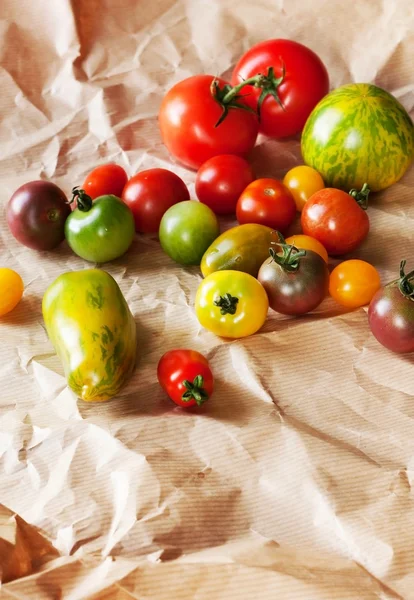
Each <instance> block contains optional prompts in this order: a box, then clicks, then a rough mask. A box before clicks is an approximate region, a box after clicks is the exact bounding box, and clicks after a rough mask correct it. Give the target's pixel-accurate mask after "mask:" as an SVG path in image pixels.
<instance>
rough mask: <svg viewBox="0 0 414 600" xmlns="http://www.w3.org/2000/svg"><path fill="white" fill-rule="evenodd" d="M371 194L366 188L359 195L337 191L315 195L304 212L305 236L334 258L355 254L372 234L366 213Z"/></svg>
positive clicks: (331, 190) (302, 216)
mask: <svg viewBox="0 0 414 600" xmlns="http://www.w3.org/2000/svg"><path fill="white" fill-rule="evenodd" d="M368 194H369V189H368V188H367V187H366V186H365V185H364V186H363V188H362V190H361V192H358V193H357V192H356V190H351V192H350V193H349V194H347V193H346V192H343V191H342V190H337V189H335V188H325V189H323V190H320V191H319V192H316V193H315V194H313V196H311V197H310V198H309V200H308V201H307V202H306V204H305V206H304V207H303V210H302V215H301V223H302V230H303V233H304V234H305V235H310V236H311V237H314V238H316V239H317V240H319V241H320V242H321V244H323V245H324V246H325V248H326V250H327V251H328V254H330V255H332V256H340V255H342V254H346V253H348V252H352V251H353V250H356V248H358V246H359V245H360V244H361V243H362V242H363V240H364V239H365V238H366V236H367V235H368V232H369V219H368V215H367V213H366V211H365V208H366V202H367V198H368Z"/></svg>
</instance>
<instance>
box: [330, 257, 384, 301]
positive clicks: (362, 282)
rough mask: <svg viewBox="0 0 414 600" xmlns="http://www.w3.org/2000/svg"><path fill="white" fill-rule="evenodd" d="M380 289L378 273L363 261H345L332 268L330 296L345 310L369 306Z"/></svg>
mask: <svg viewBox="0 0 414 600" xmlns="http://www.w3.org/2000/svg"><path fill="white" fill-rule="evenodd" d="M380 287H381V278H380V275H379V273H378V271H377V270H376V268H375V267H374V266H372V265H371V264H369V263H367V262H365V261H364V260H357V259H352V260H345V261H343V262H341V263H340V264H339V265H337V266H336V267H335V268H334V270H333V271H332V273H331V275H330V277H329V293H330V295H331V296H332V298H333V299H334V300H335V301H336V302H338V304H341V305H342V306H346V307H347V308H359V307H360V306H365V305H367V304H369V303H370V302H371V300H372V298H373V296H374V295H375V293H376V292H377V291H378V290H379V288H380Z"/></svg>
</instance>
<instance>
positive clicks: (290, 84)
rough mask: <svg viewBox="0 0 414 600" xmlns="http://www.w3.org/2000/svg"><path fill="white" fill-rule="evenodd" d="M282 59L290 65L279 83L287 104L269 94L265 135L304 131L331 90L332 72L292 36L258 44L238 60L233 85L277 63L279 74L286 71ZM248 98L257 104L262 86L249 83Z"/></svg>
mask: <svg viewBox="0 0 414 600" xmlns="http://www.w3.org/2000/svg"><path fill="white" fill-rule="evenodd" d="M282 61H283V63H284V65H285V68H286V73H285V78H284V81H283V82H282V83H281V85H280V86H279V87H278V94H279V98H280V100H281V102H282V104H283V107H284V110H283V108H281V106H280V105H279V104H278V103H277V101H276V100H275V99H274V98H273V97H272V96H268V97H267V98H266V99H265V100H264V102H263V105H262V110H261V119H260V131H261V133H264V134H265V135H268V136H270V137H276V138H283V137H288V136H292V135H296V134H297V133H299V132H300V131H302V129H303V127H304V125H305V122H306V120H307V118H308V116H309V115H310V113H311V112H312V110H313V108H314V107H315V106H316V104H317V103H318V102H319V101H320V100H321V99H322V98H323V97H324V96H325V95H326V94H327V93H328V92H329V76H328V72H327V70H326V67H325V65H324V64H323V62H322V61H321V59H320V58H319V57H318V56H317V55H316V54H315V53H314V52H313V51H312V50H311V49H310V48H307V47H306V46H304V45H302V44H300V43H298V42H294V41H292V40H285V39H274V40H266V41H263V42H260V43H259V44H256V45H255V46H253V47H252V48H250V50H248V51H247V52H246V53H245V54H244V55H243V56H242V57H241V58H240V60H239V62H238V63H237V65H236V67H235V69H234V71H233V74H232V78H231V83H232V85H238V84H239V83H241V82H242V81H243V80H245V79H248V78H249V77H253V76H254V75H257V74H258V73H262V74H267V71H268V68H269V67H270V66H273V67H274V73H275V76H276V77H280V76H281V75H282ZM242 93H243V94H248V95H247V96H246V98H245V101H246V102H247V103H249V105H250V106H252V107H253V108H255V107H256V106H257V101H258V99H259V96H260V93H261V90H260V88H254V87H252V86H245V87H244V88H243V91H242Z"/></svg>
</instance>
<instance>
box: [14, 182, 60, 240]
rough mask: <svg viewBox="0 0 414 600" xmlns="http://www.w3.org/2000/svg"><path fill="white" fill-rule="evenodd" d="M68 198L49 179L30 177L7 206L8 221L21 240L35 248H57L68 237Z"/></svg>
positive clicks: (15, 235) (17, 238) (15, 234)
mask: <svg viewBox="0 0 414 600" xmlns="http://www.w3.org/2000/svg"><path fill="white" fill-rule="evenodd" d="M70 212H71V211H70V207H69V204H68V199H67V197H66V196H65V194H64V193H63V192H62V190H61V189H60V188H58V186H57V185H55V184H54V183H51V182H49V181H42V180H39V181H30V182H29V183H25V184H24V185H22V186H21V187H19V189H17V190H16V191H15V192H14V194H13V195H12V197H11V198H10V200H9V202H8V203H7V207H6V218H7V224H8V226H9V229H10V231H11V233H12V234H13V236H14V237H15V238H16V240H17V241H18V242H20V243H21V244H23V245H24V246H27V247H28V248H32V249H33V250H53V248H56V246H58V245H59V244H60V243H61V242H63V240H64V239H65V221H66V219H67V218H68V216H69V215H70Z"/></svg>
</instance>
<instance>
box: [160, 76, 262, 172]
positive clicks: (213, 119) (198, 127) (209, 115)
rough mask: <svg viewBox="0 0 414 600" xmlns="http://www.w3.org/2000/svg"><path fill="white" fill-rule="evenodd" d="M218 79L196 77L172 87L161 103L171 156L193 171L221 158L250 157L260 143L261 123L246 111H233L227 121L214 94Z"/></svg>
mask: <svg viewBox="0 0 414 600" xmlns="http://www.w3.org/2000/svg"><path fill="white" fill-rule="evenodd" d="M214 79H216V80H217V81H218V83H219V85H220V87H223V86H224V85H225V84H226V82H225V81H224V80H223V79H220V78H215V77H213V76H212V75H194V76H192V77H188V78H187V79H184V80H183V81H180V82H179V83H177V84H176V85H174V87H172V88H171V89H170V90H169V91H168V92H167V94H166V95H165V96H164V99H163V101H162V103H161V107H160V111H159V115H158V122H159V126H160V131H161V137H162V139H163V142H164V144H165V146H166V147H167V149H168V151H169V152H170V154H171V155H172V156H173V157H174V158H176V159H177V160H178V161H179V162H180V163H182V164H183V165H185V166H186V167H188V168H190V169H198V168H199V167H200V166H201V165H202V164H203V163H205V162H206V161H207V160H208V159H209V158H212V157H213V156H217V155H219V154H236V155H237V156H247V155H248V153H249V152H250V150H251V149H252V148H253V146H254V145H255V142H256V137H257V133H258V126H259V124H258V120H257V117H256V115H254V114H253V113H250V112H248V111H246V110H242V109H238V108H231V109H230V110H229V112H228V115H227V116H226V118H225V119H224V121H223V122H222V123H221V124H220V125H219V126H218V127H215V125H216V123H217V122H218V120H219V119H220V117H221V115H222V109H221V107H220V105H219V103H218V102H217V101H216V100H215V99H214V97H213V95H212V93H211V89H210V87H211V84H212V82H213V80H214Z"/></svg>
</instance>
